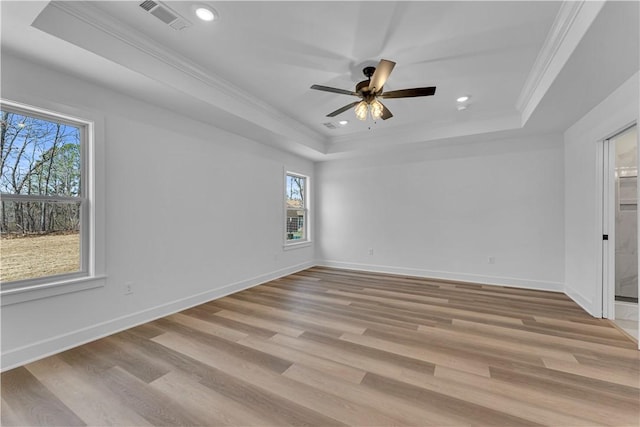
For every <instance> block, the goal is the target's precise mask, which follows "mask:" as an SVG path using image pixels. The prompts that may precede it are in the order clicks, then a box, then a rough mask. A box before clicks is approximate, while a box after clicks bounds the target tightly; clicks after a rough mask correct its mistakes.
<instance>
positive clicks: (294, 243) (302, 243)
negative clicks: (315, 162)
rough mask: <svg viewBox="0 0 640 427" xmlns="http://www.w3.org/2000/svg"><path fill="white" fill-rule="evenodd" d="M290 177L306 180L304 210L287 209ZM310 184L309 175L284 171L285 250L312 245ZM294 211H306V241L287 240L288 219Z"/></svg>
mask: <svg viewBox="0 0 640 427" xmlns="http://www.w3.org/2000/svg"><path fill="white" fill-rule="evenodd" d="M289 176H292V177H296V178H303V179H304V198H303V203H304V205H303V207H302V209H300V208H295V209H292V208H288V207H287V178H288V177H289ZM310 182H311V181H310V178H309V176H308V175H304V174H301V173H298V172H292V171H289V170H286V169H285V171H284V192H283V193H284V200H283V201H284V203H283V205H284V208H283V209H284V210H283V211H284V221H283V226H284V228H283V233H282V236H283V240H284V249H285V250H286V249H293V248H299V247H305V246H309V245H311V227H310V224H311V221H310V215H311V214H310V212H311V210H310V205H311V203H310V200H311V198H310V191H309V187H310ZM293 210H296V211H300V210H302V211H304V223H303V226H304V236H305V238H304V239H288V238H287V222H288V217H289V216H288V212H289V211H293Z"/></svg>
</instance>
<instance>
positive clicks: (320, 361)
mask: <svg viewBox="0 0 640 427" xmlns="http://www.w3.org/2000/svg"><path fill="white" fill-rule="evenodd" d="M238 344H241V345H245V346H247V347H251V348H253V349H256V350H260V351H264V352H265V353H269V354H273V355H276V356H278V357H281V358H283V359H286V360H290V361H291V362H292V363H294V362H295V363H296V364H298V365H304V366H308V367H311V368H314V369H316V370H318V371H320V372H323V373H324V374H325V375H331V376H334V377H337V378H341V379H343V380H345V381H349V382H352V383H354V384H359V383H360V381H362V378H363V377H364V375H365V374H366V373H367V372H366V371H364V370H362V369H358V368H354V367H351V366H348V365H343V364H341V363H336V362H333V361H332V360H329V359H326V358H323V357H319V356H315V355H313V354H308V353H304V352H302V351H299V350H296V349H294V348H291V347H284V346H281V345H278V344H275V343H273V342H272V341H269V340H264V339H260V338H253V337H247V338H244V339H242V340H240V341H238ZM288 370H289V368H287V371H288ZM287 371H285V372H287Z"/></svg>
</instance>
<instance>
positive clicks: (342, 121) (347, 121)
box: [338, 120, 349, 126]
mask: <svg viewBox="0 0 640 427" xmlns="http://www.w3.org/2000/svg"><path fill="white" fill-rule="evenodd" d="M338 123H340V124H341V125H342V126H344V125H346V124H347V123H349V120H340V121H339V122H338Z"/></svg>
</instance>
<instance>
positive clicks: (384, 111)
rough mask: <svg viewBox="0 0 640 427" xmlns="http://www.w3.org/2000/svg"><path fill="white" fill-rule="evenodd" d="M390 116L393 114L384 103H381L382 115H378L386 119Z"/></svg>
mask: <svg viewBox="0 0 640 427" xmlns="http://www.w3.org/2000/svg"><path fill="white" fill-rule="evenodd" d="M378 102H380V101H378ZM380 104H382V102H380ZM391 117H393V114H391V111H389V109H388V108H387V107H386V106H385V105H384V104H382V116H380V118H381V119H382V120H387V119H390V118H391Z"/></svg>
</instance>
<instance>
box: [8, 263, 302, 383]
mask: <svg viewBox="0 0 640 427" xmlns="http://www.w3.org/2000/svg"><path fill="white" fill-rule="evenodd" d="M314 265H315V263H314V262H312V261H310V262H305V263H302V264H298V265H294V266H291V267H287V268H283V269H281V270H277V271H273V272H270V273H266V274H262V275H260V276H256V277H252V278H250V279H246V280H242V281H239V282H235V283H230V284H228V285H225V286H223V287H221V288H217V289H214V290H211V291H206V292H202V293H199V294H195V295H191V296H189V297H186V298H181V299H179V300H176V301H171V302H169V303H166V304H162V305H159V306H156V307H151V308H148V309H145V310H142V311H139V312H136V313H132V314H128V315H126V316H122V317H118V318H116V319H112V320H109V321H106V322H102V323H98V324H95V325H92V326H88V327H85V328H81V329H78V330H75V331H72V332H68V333H66V334H62V335H58V336H55V337H51V338H48V339H46V340H42V341H38V342H36V343H33V344H29V345H27V346H23V347H19V348H15V349H13V350H9V351H7V352H4V353H2V356H1V362H2V366H1V368H0V371H6V370H9V369H12V368H15V367H18V366H22V365H25V364H27V363H30V362H34V361H36V360H39V359H42V358H44V357H47V356H51V355H53V354H57V353H60V352H62V351H65V350H68V349H70V348H73V347H77V346H79V345H82V344H86V343H88V342H91V341H95V340H97V339H100V338H103V337H106V336H109V335H112V334H115V333H117V332H120V331H123V330H125V329H129V328H132V327H134V326H138V325H141V324H143V323H147V322H151V321H152V320H156V319H159V318H161V317H164V316H168V315H170V314H173V313H177V312H179V311H182V310H185V309H187V308H190V307H194V306H196V305H199V304H203V303H205V302H207V301H211V300H214V299H218V298H221V297H224V296H226V295H230V294H233V293H235V292H238V291H241V290H244V289H248V288H252V287H254V286H257V285H260V284H262V283H265V282H269V281H271V280H275V279H278V278H280V277H284V276H287V275H289V274H293V273H297V272H298V271H302V270H306V269H307V268H310V267H313V266H314Z"/></svg>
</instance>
